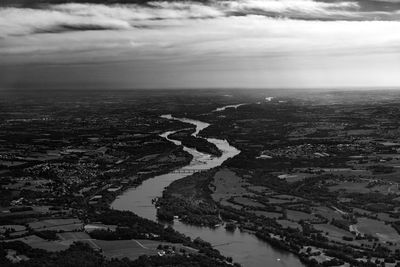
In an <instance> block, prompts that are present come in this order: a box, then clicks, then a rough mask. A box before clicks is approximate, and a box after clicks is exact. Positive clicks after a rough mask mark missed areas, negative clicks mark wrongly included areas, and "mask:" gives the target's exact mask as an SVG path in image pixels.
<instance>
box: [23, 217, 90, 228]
mask: <svg viewBox="0 0 400 267" xmlns="http://www.w3.org/2000/svg"><path fill="white" fill-rule="evenodd" d="M29 226H30V227H31V228H32V229H35V230H54V231H75V230H80V229H82V227H83V224H82V222H81V221H80V220H78V219H50V220H42V221H37V222H32V223H29Z"/></svg>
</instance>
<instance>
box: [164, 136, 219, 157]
mask: <svg viewBox="0 0 400 267" xmlns="http://www.w3.org/2000/svg"><path fill="white" fill-rule="evenodd" d="M194 132H195V129H184V130H180V131H177V132H175V133H172V134H170V135H169V136H168V138H170V139H174V140H178V141H181V142H182V145H184V146H186V147H189V148H194V149H196V150H197V151H199V152H201V153H206V154H210V155H212V156H214V157H220V156H222V152H221V150H219V149H218V147H217V146H216V145H215V144H213V143H210V142H208V141H207V140H206V139H205V138H201V137H197V136H192V134H193V133H194Z"/></svg>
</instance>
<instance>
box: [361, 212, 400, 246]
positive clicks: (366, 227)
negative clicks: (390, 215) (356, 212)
mask: <svg viewBox="0 0 400 267" xmlns="http://www.w3.org/2000/svg"><path fill="white" fill-rule="evenodd" d="M355 227H356V229H357V230H358V231H359V232H361V233H363V234H369V235H373V236H375V237H377V238H379V239H380V240H381V241H384V242H385V241H390V242H399V241H400V235H399V234H398V233H397V231H396V230H395V229H394V228H393V227H391V226H390V225H386V224H385V223H384V222H382V221H378V220H373V219H369V218H365V217H361V218H358V222H357V224H356V225H355Z"/></svg>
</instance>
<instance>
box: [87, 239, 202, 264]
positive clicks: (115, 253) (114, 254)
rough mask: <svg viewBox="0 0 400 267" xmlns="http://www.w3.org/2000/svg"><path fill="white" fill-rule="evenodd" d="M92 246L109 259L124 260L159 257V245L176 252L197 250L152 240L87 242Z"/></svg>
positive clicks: (91, 240)
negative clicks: (125, 258) (151, 256)
mask: <svg viewBox="0 0 400 267" xmlns="http://www.w3.org/2000/svg"><path fill="white" fill-rule="evenodd" d="M86 242H89V244H90V245H92V246H94V247H95V248H97V249H101V250H102V253H103V254H104V255H105V256H106V257H108V258H124V257H127V258H129V259H132V260H134V259H137V258H138V257H139V256H141V255H157V252H158V251H159V250H158V249H157V247H158V246H159V245H163V246H170V247H175V248H176V251H179V250H180V249H184V250H185V251H187V252H190V253H193V252H196V250H194V249H192V248H188V247H185V246H183V245H181V244H172V243H166V242H159V241H152V240H135V239H132V240H113V241H105V240H93V239H90V240H87V241H86Z"/></svg>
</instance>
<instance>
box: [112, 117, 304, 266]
mask: <svg viewBox="0 0 400 267" xmlns="http://www.w3.org/2000/svg"><path fill="white" fill-rule="evenodd" d="M162 117H163V118H166V119H175V120H180V121H182V122H186V123H191V124H194V125H196V131H195V132H194V133H193V135H195V136H196V135H197V134H198V133H199V132H200V131H201V130H202V129H204V128H206V127H208V126H209V124H208V123H205V122H201V121H197V120H191V119H186V118H184V119H180V118H173V117H172V116H171V115H163V116H162ZM171 133H173V132H172V131H171V132H165V133H164V134H162V135H161V136H162V137H164V138H166V139H168V140H170V141H171V142H174V143H175V144H176V145H181V143H180V142H179V141H176V140H171V139H169V138H168V135H170V134H171ZM207 140H208V141H209V142H211V143H214V144H215V145H216V146H217V147H218V148H219V149H220V150H221V151H222V156H221V157H212V156H210V155H207V154H204V153H200V152H198V151H197V150H195V149H191V148H188V147H184V150H185V151H187V152H188V153H190V154H192V155H193V160H192V161H191V162H190V164H189V165H187V166H185V167H184V169H211V168H214V167H217V166H219V165H221V164H222V163H223V162H224V161H225V160H227V159H228V158H231V157H233V156H235V155H237V154H239V153H240V151H239V150H238V149H236V148H235V147H233V146H231V145H230V144H229V143H228V142H227V141H226V140H220V139H214V138H208V139H207ZM187 175H189V174H183V173H167V174H163V175H158V176H155V177H153V178H150V179H148V180H146V181H144V182H143V183H142V184H141V185H140V186H138V187H136V188H132V189H129V190H127V191H125V192H124V193H123V194H122V195H120V196H119V197H118V198H117V199H115V200H114V202H113V203H112V204H111V207H112V208H114V209H117V210H129V211H132V212H134V213H136V214H137V215H139V216H141V217H144V218H147V219H150V220H153V221H156V220H157V217H156V213H157V209H156V208H155V206H154V205H153V204H152V199H154V198H156V197H159V196H161V195H162V192H163V190H164V188H165V187H167V186H168V185H169V184H170V183H172V182H173V181H175V180H178V179H181V178H183V177H185V176H187ZM173 228H174V229H175V230H177V231H178V232H181V233H183V234H185V235H187V236H190V237H191V238H196V237H200V238H201V239H203V240H205V241H207V242H209V243H211V244H212V245H213V246H215V248H217V249H218V250H219V251H220V252H221V253H222V254H223V255H224V256H228V257H232V258H233V260H234V261H235V262H238V263H240V264H242V266H244V267H260V266H263V267H264V266H268V267H275V266H277V267H279V266H288V267H289V266H290V267H299V266H304V265H303V264H302V263H301V262H300V260H299V259H298V258H297V257H296V256H295V255H293V254H291V253H287V252H285V251H281V250H277V249H274V248H272V247H271V246H270V245H269V244H267V243H266V242H263V241H261V240H259V239H258V238H256V237H255V236H254V235H252V234H249V233H246V232H241V231H240V230H239V229H236V230H235V231H234V232H229V231H226V230H225V228H224V227H223V226H220V227H218V228H215V229H212V228H208V227H197V226H192V225H187V224H184V223H182V222H180V221H178V220H175V221H174V223H173Z"/></svg>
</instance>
